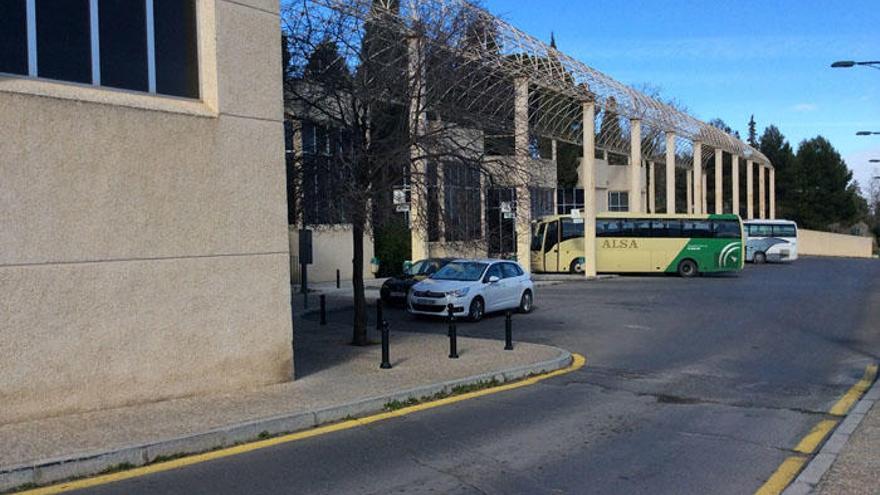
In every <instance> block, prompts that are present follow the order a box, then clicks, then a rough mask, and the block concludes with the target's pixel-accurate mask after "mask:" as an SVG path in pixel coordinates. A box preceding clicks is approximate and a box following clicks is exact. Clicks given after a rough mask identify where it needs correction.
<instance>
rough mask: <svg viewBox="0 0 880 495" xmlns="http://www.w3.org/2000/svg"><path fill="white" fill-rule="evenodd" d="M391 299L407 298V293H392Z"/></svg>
mask: <svg viewBox="0 0 880 495" xmlns="http://www.w3.org/2000/svg"><path fill="white" fill-rule="evenodd" d="M391 297H406V292H392V293H391Z"/></svg>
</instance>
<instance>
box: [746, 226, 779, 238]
mask: <svg viewBox="0 0 880 495" xmlns="http://www.w3.org/2000/svg"><path fill="white" fill-rule="evenodd" d="M748 227H749V236H750V237H770V236H771V235H773V227H772V226H770V225H766V224H752V225H749V226H748Z"/></svg>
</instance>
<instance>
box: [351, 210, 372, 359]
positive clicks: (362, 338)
mask: <svg viewBox="0 0 880 495" xmlns="http://www.w3.org/2000/svg"><path fill="white" fill-rule="evenodd" d="M351 227H352V228H351V234H352V247H353V253H352V258H351V268H352V274H351V285H352V290H353V294H352V295H353V296H354V297H353V298H354V322H353V328H354V332H353V334H352V339H351V343H352V344H353V345H360V346H364V345H367V344H368V343H369V342H368V340H367V299H366V296H365V295H364V225H363V221H354V222H352V225H351Z"/></svg>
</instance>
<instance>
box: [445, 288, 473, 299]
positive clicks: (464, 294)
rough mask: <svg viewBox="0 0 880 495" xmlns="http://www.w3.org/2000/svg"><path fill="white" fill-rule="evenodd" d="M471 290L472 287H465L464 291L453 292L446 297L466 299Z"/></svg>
mask: <svg viewBox="0 0 880 495" xmlns="http://www.w3.org/2000/svg"><path fill="white" fill-rule="evenodd" d="M470 290H471V288H470V287H465V288H463V289H456V290H451V291H449V292H447V293H446V295H447V296H451V297H464V296H466V295H467V293H468V292H470Z"/></svg>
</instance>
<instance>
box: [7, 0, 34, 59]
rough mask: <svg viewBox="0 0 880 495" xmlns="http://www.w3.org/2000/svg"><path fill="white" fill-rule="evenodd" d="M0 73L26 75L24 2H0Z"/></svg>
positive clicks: (25, 16)
mask: <svg viewBox="0 0 880 495" xmlns="http://www.w3.org/2000/svg"><path fill="white" fill-rule="evenodd" d="M0 72H6V73H7V74H22V75H26V74H27V73H28V51H27V13H26V11H25V0H2V1H0Z"/></svg>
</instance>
